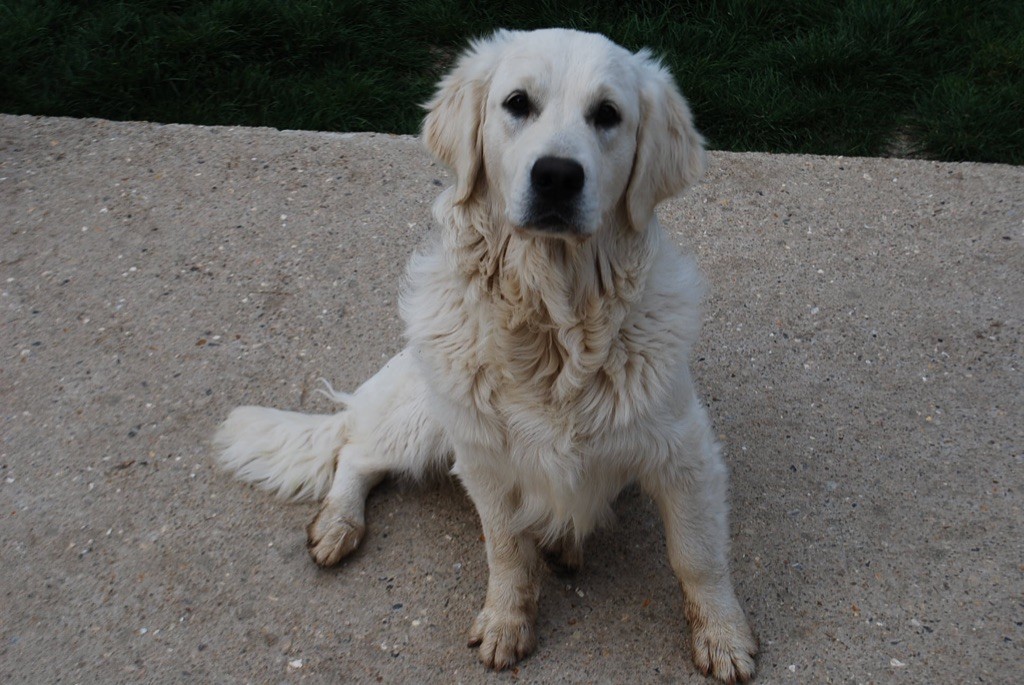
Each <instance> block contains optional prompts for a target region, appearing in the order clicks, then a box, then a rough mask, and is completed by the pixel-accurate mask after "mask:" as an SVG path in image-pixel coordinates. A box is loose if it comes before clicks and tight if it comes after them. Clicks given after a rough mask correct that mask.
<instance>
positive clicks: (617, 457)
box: [402, 210, 699, 534]
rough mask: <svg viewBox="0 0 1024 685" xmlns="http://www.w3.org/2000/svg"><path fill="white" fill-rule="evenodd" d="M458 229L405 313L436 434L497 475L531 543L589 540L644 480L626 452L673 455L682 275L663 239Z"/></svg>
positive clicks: (424, 270)
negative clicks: (669, 443)
mask: <svg viewBox="0 0 1024 685" xmlns="http://www.w3.org/2000/svg"><path fill="white" fill-rule="evenodd" d="M448 216H452V217H453V222H452V223H453V224H454V225H450V226H448V227H447V229H446V233H445V236H444V240H443V241H442V244H439V245H438V246H436V247H435V249H434V250H433V251H431V252H428V253H426V254H423V255H420V256H418V257H416V258H414V260H413V262H412V263H411V265H410V270H409V278H410V282H409V284H408V287H407V291H406V295H405V296H404V297H403V307H402V309H403V316H404V318H405V320H406V323H407V326H408V334H409V338H410V342H411V343H412V345H413V347H414V349H416V351H417V354H418V356H419V359H420V362H421V364H422V365H423V367H424V372H425V375H426V377H427V379H428V382H429V384H430V386H431V389H432V391H433V393H434V395H435V398H436V401H437V410H438V418H439V420H440V421H441V423H442V425H444V426H445V429H446V430H447V431H448V433H449V435H450V436H451V438H452V441H453V443H454V444H455V445H456V446H457V447H456V452H457V459H458V460H464V459H472V460H475V461H476V462H477V463H476V464H475V466H478V467H483V468H489V469H491V470H493V471H494V472H495V473H494V475H495V476H496V477H497V482H501V483H507V484H508V485H509V487H510V492H511V491H514V496H516V497H517V498H519V500H520V502H521V509H522V510H524V511H527V512H531V513H528V514H524V516H526V517H527V518H532V519H535V520H531V521H524V527H526V526H531V525H532V526H535V527H536V526H539V527H541V528H543V529H545V530H547V531H548V532H549V533H551V534H561V532H559V531H560V530H562V529H565V528H572V529H574V530H575V531H576V532H577V533H579V534H584V533H586V532H588V531H589V529H591V528H592V527H593V526H594V525H596V524H597V523H598V522H599V521H600V520H601V518H603V517H604V516H605V515H606V513H607V508H608V504H609V503H610V501H611V500H612V499H613V498H614V496H615V495H616V494H617V493H618V492H619V490H621V488H622V487H623V486H624V485H626V484H627V483H628V482H629V481H631V480H633V479H634V478H636V477H638V476H639V475H640V474H638V473H636V472H635V468H634V465H635V464H636V463H638V462H639V461H640V460H638V459H636V456H638V455H633V454H628V453H625V454H624V453H622V452H620V451H619V450H618V449H617V446H618V445H627V444H628V445H632V449H634V450H636V449H644V446H645V445H651V446H652V447H651V449H657V445H658V444H663V443H664V442H665V440H666V439H667V438H666V436H663V435H659V434H658V433H659V431H661V430H662V427H663V425H664V424H667V423H670V422H667V421H663V420H662V419H663V418H664V416H663V415H664V414H665V412H666V410H667V411H669V412H671V407H667V406H665V405H666V404H668V403H669V401H670V397H671V395H672V393H673V391H674V387H673V386H674V380H675V379H676V378H678V373H679V368H680V365H681V364H682V365H685V363H686V357H687V356H688V351H689V346H690V344H691V341H692V340H693V339H694V338H695V336H696V323H695V319H696V307H695V303H694V302H691V301H689V299H688V298H687V297H685V296H684V295H685V294H682V293H672V292H659V287H660V285H661V283H662V281H663V280H666V279H662V278H659V275H658V273H657V271H659V270H664V269H666V268H668V269H672V268H673V267H672V265H671V263H669V262H671V259H670V260H669V261H668V262H666V258H665V257H664V255H665V254H666V251H665V250H661V249H659V247H660V244H659V243H660V239H659V238H660V233H658V234H653V233H652V234H651V235H640V234H622V235H599V236H594V237H593V238H591V239H590V240H589V241H588V242H586V243H582V244H579V245H570V244H567V243H565V242H561V241H557V240H550V241H548V240H537V239H533V240H530V239H525V238H523V237H521V236H517V235H514V234H513V233H511V231H508V230H505V231H503V230H500V229H496V230H493V231H479V230H476V229H475V228H474V226H475V225H479V224H474V223H473V221H479V220H480V218H479V217H472V216H463V215H460V214H459V212H458V211H457V210H456V211H454V212H452V213H450V214H448ZM460 218H463V219H464V220H466V221H465V222H464V223H463V222H460V221H459V219H460ZM671 254H674V251H672V252H671ZM677 261H678V258H677ZM652 270H653V271H654V272H653V273H652ZM668 282H672V279H668ZM674 282H676V283H678V282H679V281H678V279H676V280H675V281H674ZM425 294H429V296H427V295H425ZM692 295H694V296H699V294H698V293H693V294H692ZM674 324H675V325H674ZM643 456H644V457H646V459H645V463H652V460H651V459H650V456H651V455H649V454H648V455H643ZM458 468H459V465H458V464H456V469H458ZM555 529H558V530H555ZM552 531H554V532H552ZM562 532H564V531H562Z"/></svg>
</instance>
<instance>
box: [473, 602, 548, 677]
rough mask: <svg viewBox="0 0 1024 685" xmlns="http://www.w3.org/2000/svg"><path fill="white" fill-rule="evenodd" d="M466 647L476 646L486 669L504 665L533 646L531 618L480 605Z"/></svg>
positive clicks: (533, 637) (509, 663)
mask: <svg viewBox="0 0 1024 685" xmlns="http://www.w3.org/2000/svg"><path fill="white" fill-rule="evenodd" d="M469 646H470V647H476V646H479V647H480V661H482V662H483V663H484V665H485V666H487V667H488V668H493V669H495V670H497V671H500V670H502V669H503V668H508V667H509V666H512V665H513V664H515V663H516V662H517V661H519V660H520V659H522V658H524V657H525V656H527V655H528V654H530V653H531V652H532V651H533V650H534V649H535V648H536V647H537V635H536V633H535V632H534V629H533V620H532V619H530V617H529V616H527V615H526V614H523V613H499V612H497V611H493V610H491V609H487V608H484V610H483V611H481V612H480V613H479V614H478V615H477V617H476V620H475V621H474V622H473V627H472V628H470V630H469Z"/></svg>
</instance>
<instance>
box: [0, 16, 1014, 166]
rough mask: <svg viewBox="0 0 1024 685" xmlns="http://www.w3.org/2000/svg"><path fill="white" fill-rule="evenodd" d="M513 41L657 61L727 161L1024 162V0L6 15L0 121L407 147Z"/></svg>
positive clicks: (1, 36)
mask: <svg viewBox="0 0 1024 685" xmlns="http://www.w3.org/2000/svg"><path fill="white" fill-rule="evenodd" d="M502 26H503V27H510V28H524V29H525V28H538V27H543V26H569V27H575V28H580V29H584V30H590V31H599V32H602V33H605V34H607V35H608V36H610V37H611V38H613V39H614V40H616V41H617V42H619V43H622V44H623V45H626V46H627V47H629V48H632V49H637V48H640V47H643V46H649V47H651V48H653V49H654V50H655V52H657V53H658V54H660V55H662V56H663V57H664V58H665V61H666V62H667V63H668V64H669V66H670V67H671V68H672V70H673V72H674V73H675V75H676V78H677V80H678V82H679V84H680V86H681V87H682V89H683V91H684V93H686V95H687V97H688V98H689V99H690V101H691V104H692V106H693V109H694V112H695V114H696V117H697V122H698V125H699V126H700V128H701V130H702V131H703V132H704V133H705V135H706V136H707V137H708V139H709V141H710V143H711V146H712V147H714V148H717V149H725V150H764V151H772V152H813V153H826V154H846V155H881V154H893V153H894V152H898V153H899V154H904V155H907V154H909V155H913V156H922V157H928V158H934V159H944V160H973V161H981V162H1006V163H1011V164H1022V163H1024V2H1020V0H972V2H969V3H968V2H965V1H964V0H931V1H930V2H929V1H910V0H904V1H900V0H890V1H886V2H883V1H881V0H861V1H852V0H851V1H848V2H842V1H839V0H802V1H801V0H774V1H773V2H768V1H766V0H719V1H712V0H704V1H701V2H653V1H647V2H640V3H625V2H622V1H621V0H619V1H612V0H594V1H591V2H579V1H573V0H565V1H561V2H560V1H556V0H547V1H541V2H520V3H509V2H493V1H485V2H456V1H446V0H420V1H418V2H417V1H405V2H402V1H398V0H381V1H379V2H374V1H373V0H360V1H359V2H355V1H351V0H337V1H335V2H327V1H325V0H294V1H290V2H289V1H286V0H211V1H207V2H198V1H189V0H165V1H162V2H161V1H158V0H136V1H134V2H130V1H127V0H122V1H120V2H114V1H110V0H107V1H104V0H94V1H92V2H85V1H83V2H73V3H72V2H66V1H63V2H60V1H56V0H0V111H3V112H8V113H17V114H46V115H65V116H78V117H82V116H97V117H106V118H110V119H144V120H151V121H162V122H181V123H196V124H234V125H248V126H274V127H277V128H297V129H318V130H332V131H355V130H374V131H389V132H397V133H412V132H415V131H416V130H417V129H418V126H419V121H420V117H421V115H422V113H421V111H420V110H419V108H418V106H417V103H420V102H423V101H424V100H426V99H427V97H428V96H429V94H430V92H431V89H432V86H433V84H434V82H435V81H436V79H437V78H438V76H439V75H440V74H441V73H442V72H443V71H444V69H445V68H446V67H447V66H448V65H449V64H450V63H451V60H452V59H453V57H454V56H455V55H456V54H457V53H458V51H459V50H460V49H461V47H462V46H463V45H464V44H465V41H466V39H467V38H469V37H472V36H478V35H483V34H486V33H488V32H490V31H491V30H493V29H494V28H497V27H502Z"/></svg>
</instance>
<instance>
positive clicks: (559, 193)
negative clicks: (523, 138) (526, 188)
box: [530, 157, 583, 202]
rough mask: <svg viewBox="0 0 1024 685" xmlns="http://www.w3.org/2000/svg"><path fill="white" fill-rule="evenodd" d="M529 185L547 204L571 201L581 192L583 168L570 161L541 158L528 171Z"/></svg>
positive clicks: (557, 158)
mask: <svg viewBox="0 0 1024 685" xmlns="http://www.w3.org/2000/svg"><path fill="white" fill-rule="evenodd" d="M530 183H532V184H533V189H534V191H535V192H536V193H537V194H538V195H540V197H542V198H544V199H545V200H548V201H549V202H564V201H565V200H571V199H572V198H574V197H576V196H577V195H579V192H580V191H581V190H583V166H582V165H581V164H580V163H579V162H577V161H575V160H572V159H564V158H562V157H541V158H540V159H538V160H537V161H536V162H534V164H533V169H532V170H531V171H530Z"/></svg>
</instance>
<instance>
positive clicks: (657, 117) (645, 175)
mask: <svg viewBox="0 0 1024 685" xmlns="http://www.w3.org/2000/svg"><path fill="white" fill-rule="evenodd" d="M636 57H637V60H638V61H639V71H640V84H641V85H640V127H639V129H638V130H637V141H636V156H635V157H634V159H633V173H632V175H631V176H630V179H629V187H628V188H627V189H626V208H627V210H628V212H629V222H630V224H631V225H632V226H633V228H634V229H636V230H638V231H643V230H645V229H646V228H647V226H648V224H650V223H651V219H652V218H653V217H654V208H655V207H656V206H657V205H658V204H659V203H661V202H662V201H663V200H667V199H668V198H670V197H672V196H674V195H677V194H679V193H681V192H682V191H683V190H685V189H686V188H689V187H690V186H691V185H693V184H694V183H696V182H697V179H699V178H700V176H701V174H702V173H704V139H703V138H702V137H701V135H700V134H699V133H697V130H696V129H695V128H694V127H693V115H691V114H690V107H689V105H687V104H686V100H684V99H683V96H682V95H681V94H680V93H679V89H678V88H677V87H676V84H675V81H674V80H673V79H672V75H671V74H670V73H669V72H668V70H667V69H666V68H665V67H664V66H663V65H662V64H661V63H660V62H659V61H658V60H657V59H655V58H654V57H652V56H651V54H650V53H649V52H648V51H647V50H641V51H640V52H638V53H637V55H636Z"/></svg>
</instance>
